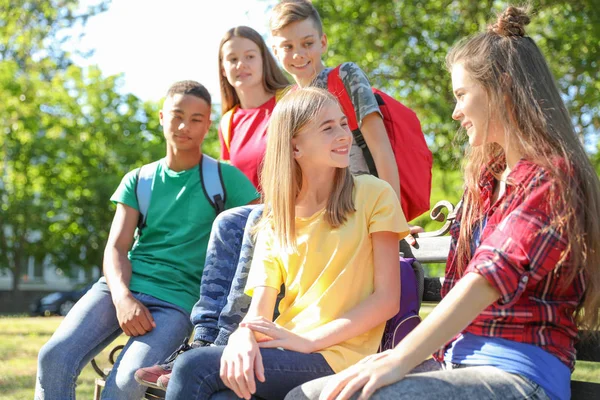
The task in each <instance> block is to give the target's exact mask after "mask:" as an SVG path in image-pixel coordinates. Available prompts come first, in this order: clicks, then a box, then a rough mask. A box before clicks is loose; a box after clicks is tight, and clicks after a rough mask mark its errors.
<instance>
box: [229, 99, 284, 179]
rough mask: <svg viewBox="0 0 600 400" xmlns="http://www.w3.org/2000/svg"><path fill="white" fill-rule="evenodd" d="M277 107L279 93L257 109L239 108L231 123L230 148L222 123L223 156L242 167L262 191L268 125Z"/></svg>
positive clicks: (245, 173)
mask: <svg viewBox="0 0 600 400" xmlns="http://www.w3.org/2000/svg"><path fill="white" fill-rule="evenodd" d="M274 107H275V96H273V97H271V98H270V99H269V100H268V101H267V102H266V103H264V104H263V105H261V106H259V107H257V108H248V109H242V108H237V110H235V113H234V114H233V121H232V124H231V134H230V136H229V137H230V142H229V149H227V146H225V141H224V139H223V132H221V127H220V126H219V141H220V143H221V159H222V160H228V161H230V162H231V164H233V165H234V166H236V167H237V168H239V169H240V170H241V171H242V172H243V173H244V175H246V176H247V177H248V179H250V181H251V182H252V184H253V185H254V187H256V188H257V189H258V190H260V187H259V183H258V174H259V171H260V168H261V167H262V162H263V159H264V158H265V150H266V148H267V126H268V123H269V119H270V118H271V113H272V112H273V108H274Z"/></svg>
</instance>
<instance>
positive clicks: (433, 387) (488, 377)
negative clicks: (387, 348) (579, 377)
mask: <svg viewBox="0 0 600 400" xmlns="http://www.w3.org/2000/svg"><path fill="white" fill-rule="evenodd" d="M328 381H329V378H323V379H317V380H315V381H312V382H307V383H305V384H303V385H301V386H299V387H297V388H296V389H294V390H293V391H291V392H290V393H289V394H288V395H287V396H286V398H285V400H318V398H319V395H320V394H321V391H322V390H323V389H324V388H325V385H326V384H327V382H328ZM358 393H359V394H360V391H359V392H358ZM357 397H358V396H357V395H356V394H355V395H354V396H353V397H352V399H356V398H357ZM371 399H375V400H403V399H406V400H413V399H425V400H429V399H431V400H434V399H435V400H437V399H444V400H464V399H478V400H487V399H489V400H492V399H528V400H549V398H548V396H547V395H546V393H545V392H544V390H543V389H542V388H541V387H540V386H539V385H538V384H536V383H534V382H532V381H530V380H529V379H527V378H524V377H522V376H520V375H516V374H510V373H508V372H505V371H502V370H501V369H499V368H496V367H488V366H473V367H464V366H461V367H459V368H456V367H452V365H451V364H450V365H448V366H444V365H442V364H440V363H438V362H437V361H435V360H433V359H429V360H427V361H424V362H423V363H422V364H421V365H419V366H417V367H416V368H415V369H413V370H412V371H411V373H410V374H409V375H407V376H406V377H405V378H404V379H402V380H401V381H399V382H396V383H392V384H391V385H389V386H384V387H382V388H380V389H379V390H377V391H376V392H375V393H373V395H372V396H371Z"/></svg>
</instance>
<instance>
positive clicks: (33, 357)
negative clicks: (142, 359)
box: [0, 317, 125, 400]
mask: <svg viewBox="0 0 600 400" xmlns="http://www.w3.org/2000/svg"><path fill="white" fill-rule="evenodd" d="M61 321H62V317H37V318H29V317H16V318H13V317H10V318H6V317H0V365H2V368H1V369H0V399H2V400H22V399H27V400H31V399H33V392H34V387H35V373H36V369H37V354H38V351H39V350H40V348H41V347H42V345H43V344H44V343H46V341H47V340H48V339H49V338H50V336H51V335H52V333H53V332H54V330H55V329H56V328H57V327H58V325H59V324H60V322H61ZM124 341H125V336H121V337H120V338H119V339H117V342H116V343H122V342H124ZM109 352H110V348H109V349H108V350H105V351H104V352H102V353H101V354H100V356H98V357H97V358H96V359H97V360H98V363H99V365H100V367H101V368H103V367H108V366H109V362H108V353H109ZM97 377H98V375H97V374H96V372H95V371H94V370H93V368H92V367H91V365H87V366H86V367H85V368H84V369H83V371H82V372H81V375H80V376H79V379H78V380H77V389H76V392H77V398H79V399H92V398H93V394H94V380H95V379H96V378H97Z"/></svg>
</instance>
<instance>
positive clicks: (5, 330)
mask: <svg viewBox="0 0 600 400" xmlns="http://www.w3.org/2000/svg"><path fill="white" fill-rule="evenodd" d="M431 309H432V307H431V306H429V305H424V306H423V307H422V313H421V314H422V317H425V316H427V315H428V314H429V312H430V311H431ZM61 321H62V317H49V318H42V317H39V318H30V317H0V365H2V369H0V388H2V389H1V390H0V392H1V395H0V397H1V398H2V400H22V399H23V400H24V399H32V398H33V392H34V387H35V373H36V368H37V367H36V365H37V354H38V351H39V350H40V348H41V347H42V345H43V344H44V343H46V341H47V340H48V339H49V338H50V336H51V335H52V333H53V332H54V330H55V329H56V328H57V327H58V325H59V324H60V322H61ZM125 339H126V337H125V336H121V337H120V338H119V339H117V341H116V342H115V344H117V343H118V344H122V343H124V342H125ZM111 348H112V346H111V347H109V349H108V350H105V351H104V352H102V353H101V354H100V355H99V356H98V357H97V358H96V360H97V361H99V364H100V367H101V368H105V367H108V366H109V362H108V353H109V351H110V349H111ZM96 377H97V374H96V372H95V371H94V370H93V369H92V367H91V366H90V365H87V366H86V367H85V368H84V370H83V371H82V372H81V375H80V376H79V379H78V380H77V389H76V392H77V398H78V399H91V398H92V396H93V393H94V380H95V379H96ZM573 379H577V380H581V381H588V382H598V383H600V366H599V365H593V364H592V363H585V362H578V363H577V365H576V368H575V372H574V374H573Z"/></svg>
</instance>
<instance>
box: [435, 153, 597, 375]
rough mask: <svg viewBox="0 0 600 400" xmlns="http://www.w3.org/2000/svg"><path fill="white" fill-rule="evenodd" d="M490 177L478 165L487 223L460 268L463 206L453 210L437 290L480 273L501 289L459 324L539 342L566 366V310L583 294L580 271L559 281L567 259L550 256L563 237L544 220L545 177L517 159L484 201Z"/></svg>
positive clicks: (570, 330)
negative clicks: (498, 192) (498, 191)
mask: <svg viewBox="0 0 600 400" xmlns="http://www.w3.org/2000/svg"><path fill="white" fill-rule="evenodd" d="M494 184H495V180H494V177H493V175H492V173H491V172H489V171H487V170H486V171H484V172H483V173H482V175H481V178H480V181H479V185H480V186H481V189H482V195H483V199H484V212H485V213H486V215H487V224H486V225H485V227H484V229H483V231H482V232H481V237H480V239H481V240H480V245H479V247H477V249H476V250H475V252H474V254H472V257H471V260H470V261H469V263H468V265H467V267H466V269H465V271H464V273H463V274H462V275H460V274H459V273H458V271H457V265H456V254H455V251H456V241H457V238H458V232H459V228H460V221H461V214H462V210H459V211H458V213H457V217H456V221H455V223H454V225H453V226H452V228H451V232H450V233H451V235H452V243H451V246H450V253H449V255H448V264H447V266H446V276H445V280H444V285H443V287H442V296H445V295H446V294H447V293H448V292H449V291H450V289H452V287H453V286H454V285H455V284H456V282H458V280H459V279H460V278H461V277H462V276H463V275H464V274H467V273H469V272H475V273H478V274H480V275H481V276H483V277H484V278H485V279H487V281H488V282H489V283H490V284H491V285H492V286H493V287H495V288H496V289H497V290H498V291H499V292H500V293H501V297H500V299H499V300H498V301H496V302H495V303H493V304H492V305H490V306H489V307H488V308H486V309H485V310H484V311H483V312H482V313H481V314H479V316H477V318H475V319H474V320H473V321H472V322H471V324H470V325H469V326H467V328H466V329H465V332H470V333H473V334H475V335H480V336H494V337H500V338H503V339H508V340H514V341H516V342H522V343H529V344H533V345H536V346H539V347H541V348H543V349H544V350H546V351H548V352H550V353H551V354H553V355H555V356H556V357H558V358H559V359H560V360H561V361H562V362H564V363H565V364H566V365H568V366H569V367H570V368H571V370H572V369H573V367H574V362H575V349H574V342H575V339H576V337H577V327H576V325H575V321H574V317H573V314H574V311H575V309H576V307H577V305H578V304H579V303H580V302H581V300H582V297H583V293H584V291H585V280H584V274H583V272H580V273H579V274H578V275H577V276H576V278H575V280H574V281H573V282H572V283H571V284H570V285H568V286H566V285H563V284H562V280H563V276H566V275H567V272H568V268H570V265H569V262H568V261H567V262H566V263H564V264H563V265H561V266H558V267H557V264H558V261H559V260H560V259H561V255H562V253H563V251H564V249H565V246H566V243H567V240H568V237H567V236H566V235H563V236H561V235H559V233H558V232H557V231H556V230H554V229H553V228H552V227H551V226H549V216H548V211H547V210H548V197H549V193H550V187H551V185H552V181H551V179H550V177H549V176H548V175H547V173H546V172H545V171H544V169H542V168H541V167H539V166H537V165H535V164H532V163H530V162H528V161H525V160H521V161H520V162H519V163H517V165H516V166H515V168H514V169H513V170H512V171H511V173H510V175H509V177H508V179H507V186H506V192H505V194H504V195H503V196H502V197H501V198H500V199H498V201H497V202H496V203H495V204H491V199H492V194H493V191H494ZM565 286H566V287H565ZM448 344H449V343H448ZM448 344H447V345H446V346H445V347H444V348H442V349H440V351H439V352H437V353H436V354H435V358H436V359H438V360H443V354H444V351H445V349H446V348H447V347H448Z"/></svg>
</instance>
